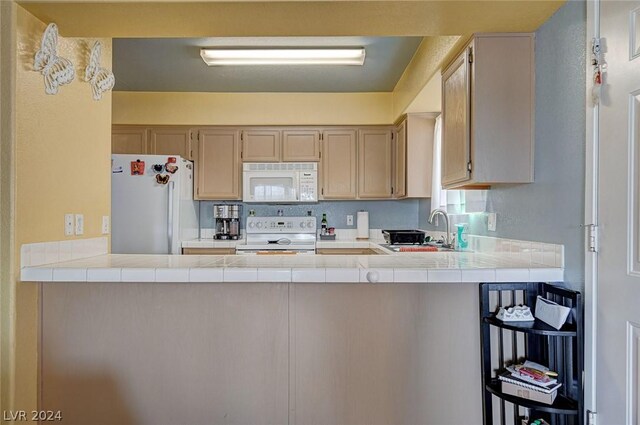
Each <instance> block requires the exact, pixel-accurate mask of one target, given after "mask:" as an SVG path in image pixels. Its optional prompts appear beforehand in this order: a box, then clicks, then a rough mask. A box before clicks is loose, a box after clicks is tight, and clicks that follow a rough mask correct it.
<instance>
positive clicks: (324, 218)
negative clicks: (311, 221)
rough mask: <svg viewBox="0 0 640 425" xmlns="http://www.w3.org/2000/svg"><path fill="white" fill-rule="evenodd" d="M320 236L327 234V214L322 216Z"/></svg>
mask: <svg viewBox="0 0 640 425" xmlns="http://www.w3.org/2000/svg"><path fill="white" fill-rule="evenodd" d="M320 234H321V235H326V234H327V214H326V213H324V214H322V221H321V222H320Z"/></svg>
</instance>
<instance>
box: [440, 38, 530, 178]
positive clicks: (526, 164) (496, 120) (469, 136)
mask: <svg viewBox="0 0 640 425" xmlns="http://www.w3.org/2000/svg"><path fill="white" fill-rule="evenodd" d="M534 69H535V66H534V35H533V34H529V33H517V34H516V33H510V34H478V35H476V36H474V38H473V39H472V40H471V42H470V43H469V44H468V46H467V47H466V49H465V50H464V51H463V52H462V53H461V54H460V55H459V56H458V57H457V58H456V59H455V60H454V61H453V62H452V63H451V64H450V65H449V66H448V67H447V68H446V69H445V70H444V72H443V74H442V185H443V186H444V187H445V188H447V189H451V188H464V187H468V188H471V187H474V186H475V187H479V186H485V187H488V186H490V185H493V184H501V183H531V182H533V147H534V120H533V116H534V105H535V74H534Z"/></svg>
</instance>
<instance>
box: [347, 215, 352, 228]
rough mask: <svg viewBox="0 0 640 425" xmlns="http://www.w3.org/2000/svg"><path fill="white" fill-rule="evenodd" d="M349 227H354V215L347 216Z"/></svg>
mask: <svg viewBox="0 0 640 425" xmlns="http://www.w3.org/2000/svg"><path fill="white" fill-rule="evenodd" d="M347 226H353V216H352V215H348V216H347Z"/></svg>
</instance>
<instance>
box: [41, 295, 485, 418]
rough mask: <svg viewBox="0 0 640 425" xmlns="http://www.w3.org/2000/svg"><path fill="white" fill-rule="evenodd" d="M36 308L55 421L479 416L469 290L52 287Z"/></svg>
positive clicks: (474, 312) (46, 397)
mask: <svg viewBox="0 0 640 425" xmlns="http://www.w3.org/2000/svg"><path fill="white" fill-rule="evenodd" d="M41 309H42V311H41V313H42V315H41V317H42V318H43V321H42V329H41V332H42V333H41V335H42V342H41V344H40V350H41V351H40V353H39V354H40V357H39V358H40V361H41V370H40V399H41V404H40V406H39V408H41V409H45V410H47V409H50V410H61V411H62V412H63V415H64V422H65V423H69V424H87V423H91V424H94V423H95V424H134V423H135V424H140V425H147V424H149V425H158V424H178V423H181V424H228V425H234V424H238V425H239V424H286V423H289V424H298V425H305V424H336V425H338V424H340V425H342V424H380V425H387V424H388V425H405V424H406V425H414V424H438V425H459V424H469V425H475V424H481V423H482V402H481V393H482V392H481V389H480V386H481V378H480V368H479V366H478V364H479V360H478V357H479V353H480V336H479V331H478V326H477V321H478V290H477V286H476V285H470V284H451V283H446V284H438V283H430V284H428V285H425V284H403V283H392V284H361V283H353V284H347V283H338V284H332V283H321V284H312V283H302V284H293V283H291V284H289V283H267V282H265V283H209V284H207V283H149V282H146V283H126V284H125V283H99V282H96V283H92V284H91V285H87V284H86V283H72V282H70V283H66V282H55V283H50V284H44V285H43V287H42V297H41ZM70 318H73V320H70ZM460 400H464V402H462V403H461V402H460Z"/></svg>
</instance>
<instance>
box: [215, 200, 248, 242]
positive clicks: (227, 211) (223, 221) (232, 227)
mask: <svg viewBox="0 0 640 425" xmlns="http://www.w3.org/2000/svg"><path fill="white" fill-rule="evenodd" d="M241 215H242V205H239V204H223V205H214V206H213V217H214V218H215V220H216V234H215V236H214V239H222V240H236V239H239V238H240V217H241Z"/></svg>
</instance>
